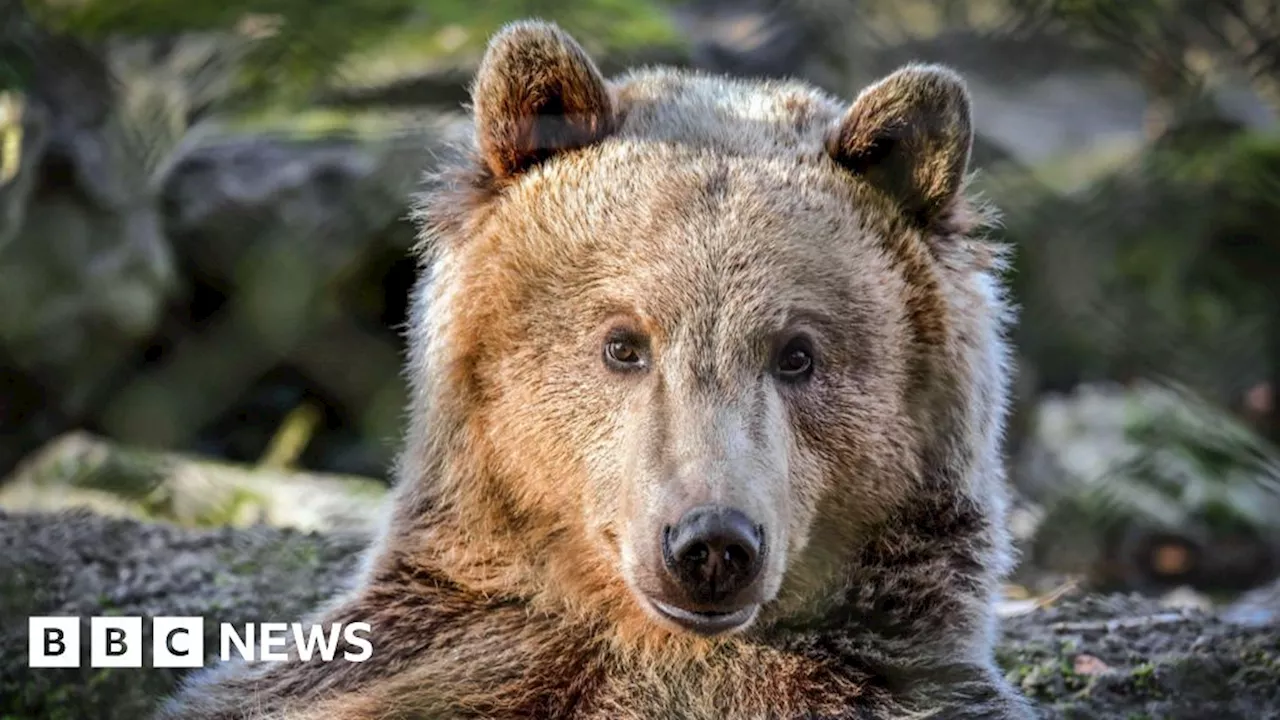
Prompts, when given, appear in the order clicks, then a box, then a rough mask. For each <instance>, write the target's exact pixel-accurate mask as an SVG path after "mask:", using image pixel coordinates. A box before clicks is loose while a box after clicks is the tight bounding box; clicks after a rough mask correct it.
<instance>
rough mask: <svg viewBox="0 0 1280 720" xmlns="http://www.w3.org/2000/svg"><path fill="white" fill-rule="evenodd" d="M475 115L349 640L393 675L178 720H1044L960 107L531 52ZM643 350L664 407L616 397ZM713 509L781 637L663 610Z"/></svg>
mask: <svg viewBox="0 0 1280 720" xmlns="http://www.w3.org/2000/svg"><path fill="white" fill-rule="evenodd" d="M474 101H475V104H474V109H475V115H476V133H475V136H476V137H475V142H474V143H473V144H471V145H470V146H469V147H466V148H461V150H462V152H461V153H460V154H459V158H458V159H457V160H456V161H454V162H452V163H450V164H448V165H446V167H445V168H444V169H443V171H442V172H441V173H440V174H439V175H438V176H436V177H434V178H433V179H432V182H431V184H430V187H429V188H428V190H427V192H426V193H425V194H424V196H423V201H422V205H421V218H422V221H423V245H422V253H423V255H422V257H423V272H422V278H421V281H420V283H419V287H418V291H417V294H416V299H415V307H414V313H413V320H412V324H411V326H410V327H409V331H408V332H409V340H410V347H411V350H410V354H409V358H408V374H409V377H410V380H411V384H412V398H411V403H410V413H409V420H410V427H409V430H408V438H407V443H406V448H405V450H404V452H403V454H402V457H401V462H400V464H399V466H398V468H397V473H398V488H397V492H396V494H395V498H394V504H393V506H392V508H391V510H390V514H389V517H388V519H387V522H386V527H385V532H384V535H383V537H382V538H381V540H380V541H379V543H378V544H377V545H376V547H374V548H373V549H372V551H371V553H370V555H369V557H368V561H367V567H366V570H365V573H364V576H363V577H362V578H360V579H359V582H358V583H357V584H356V587H355V589H353V590H351V591H350V592H348V593H346V594H344V595H342V596H341V597H339V598H337V599H336V600H335V601H334V603H333V605H332V607H331V608H329V609H328V610H326V611H325V612H323V613H321V615H320V620H322V621H323V622H333V621H363V622H368V623H370V624H371V625H372V627H373V633H372V638H371V639H372V642H373V646H374V652H373V656H372V658H371V659H370V660H369V661H367V662H364V663H344V662H334V663H327V664H325V663H314V662H313V663H304V662H289V663H281V664H260V665H232V666H228V667H224V668H220V669H217V670H215V671H213V672H210V673H207V674H205V675H202V676H200V677H198V678H196V679H195V680H194V681H193V682H191V683H189V684H188V686H187V687H186V688H185V690H184V691H183V692H182V693H181V694H180V695H179V696H178V697H177V698H175V699H174V700H173V701H171V702H170V703H169V704H168V705H166V706H165V708H164V709H163V710H162V711H161V713H160V715H159V717H160V718H164V719H169V718H190V719H198V720H213V719H215V718H218V719H228V720H229V719H231V718H290V719H294V718H297V719H302V718H326V719H330V720H355V719H356V718H361V719H364V718H369V719H373V718H385V719H392V718H402V719H404V720H409V719H411V718H455V717H458V718H464V717H485V718H512V719H514V718H529V717H534V718H541V717H545V718H575V719H584V720H585V719H588V718H599V719H604V718H707V719H711V718H732V719H737V718H761V719H763V718H778V719H779V720H782V719H791V718H832V719H835V718H876V719H879V718H908V717H936V718H1027V717H1031V712H1030V710H1029V709H1028V706H1027V705H1026V703H1025V702H1024V701H1023V700H1022V699H1021V698H1019V697H1018V696H1017V695H1016V694H1015V693H1014V692H1013V691H1012V690H1011V689H1010V688H1009V687H1008V686H1007V685H1006V683H1005V681H1004V680H1003V679H1002V677H1001V675H1000V673H999V672H998V670H997V668H996V666H995V664H994V661H993V657H992V654H993V653H992V643H993V633H994V630H995V625H994V623H995V621H994V612H993V601H994V598H995V595H996V593H997V590H998V585H999V581H1000V579H1001V577H1002V576H1003V575H1004V574H1005V573H1006V572H1007V570H1008V568H1009V564H1010V553H1011V550H1010V547H1009V539H1008V537H1007V534H1006V530H1005V526H1004V514H1005V512H1006V499H1005V495H1006V490H1005V487H1004V482H1005V481H1004V477H1003V471H1002V463H1001V460H1000V442H1001V434H1002V432H1003V426H1004V414H1005V403H1006V384H1007V375H1008V368H1007V359H1006V348H1005V344H1004V339H1003V331H1004V325H1005V322H1006V320H1007V317H1006V316H1007V314H1008V311H1007V308H1006V306H1005V304H1004V300H1003V297H1002V295H1001V291H1000V288H999V284H998V282H997V279H996V274H997V271H998V270H999V267H1000V253H999V250H998V248H996V247H994V246H992V245H991V244H989V243H988V242H986V241H984V240H983V239H982V238H981V237H980V234H981V231H982V230H983V228H984V225H985V224H986V223H987V222H988V220H989V216H988V214H987V213H986V212H984V211H983V209H982V208H981V207H979V206H977V205H975V204H974V203H973V202H972V201H971V200H970V199H969V198H967V197H966V196H965V193H964V173H965V172H966V168H967V162H968V154H969V143H970V138H971V129H970V123H969V105H968V96H967V94H966V92H965V90H964V86H963V84H962V83H961V82H960V80H959V79H958V78H957V77H956V76H955V75H954V74H952V73H951V72H949V71H947V70H945V69H942V68H938V67H931V66H913V67H910V68H907V69H904V70H902V71H900V72H899V73H896V74H894V75H893V76H891V77H889V78H888V79H886V80H885V81H883V82H881V83H879V84H877V85H875V86H873V87H871V88H868V89H867V90H866V91H864V92H863V93H862V94H861V95H860V96H859V97H858V98H857V99H856V101H855V102H854V103H853V104H852V105H846V104H842V103H840V102H838V101H836V100H835V99H833V98H829V97H827V96H826V95H824V94H823V93H821V92H819V91H817V90H815V89H813V88H811V87H809V86H807V85H804V84H800V83H788V82H745V81H738V80H732V79H727V78H721V77H714V76H707V75H700V74H693V73H687V72H681V71H675V70H666V69H653V70H644V71H637V72H633V73H632V74H629V75H627V76H625V77H622V78H620V79H617V80H614V81H612V82H606V81H605V80H604V79H602V78H601V77H600V75H599V73H598V71H597V70H596V68H595V67H594V65H592V64H591V61H590V60H589V59H588V58H587V56H586V54H585V53H583V52H582V50H581V48H580V47H579V46H578V45H577V43H575V42H574V41H573V40H572V39H571V38H569V37H568V36H566V35H564V34H563V33H562V32H561V31H560V30H558V29H556V28H555V27H554V26H551V25H547V24H543V23H535V22H529V23H519V24H516V25H513V26H510V27H508V28H507V29H506V30H504V31H503V32H502V33H500V34H499V35H498V36H497V37H496V38H495V39H494V41H493V43H492V44H491V46H490V49H489V52H488V54H487V56H486V58H485V61H484V63H483V65H482V67H481V69H480V71H479V75H478V78H477V81H476V84H475V86H474ZM619 327H621V328H624V329H626V330H627V332H629V333H632V334H633V335H634V336H637V337H643V338H645V343H647V344H646V345H645V349H646V352H648V353H649V359H650V361H651V363H650V365H649V366H648V369H647V371H646V372H644V373H639V374H632V375H625V376H624V375H619V374H618V373H616V372H611V371H610V370H609V369H607V368H606V367H605V366H604V364H603V363H602V362H601V357H602V356H601V350H600V348H601V346H602V343H603V342H605V339H606V338H607V337H608V336H609V335H608V333H609V332H611V331H612V330H614V329H617V328H619ZM797 332H801V333H805V334H806V337H810V338H813V340H814V344H815V346H816V352H815V355H816V369H815V370H814V371H813V375H812V377H811V379H810V380H809V381H808V382H806V383H805V384H802V385H785V384H783V383H781V382H780V380H779V379H778V378H777V377H775V376H774V375H773V374H771V372H770V371H769V367H770V365H769V363H770V359H771V357H773V353H774V351H775V350H776V347H777V343H778V342H779V338H785V337H788V336H790V335H793V334H795V333H797ZM700 502H701V503H705V502H720V503H730V504H733V505H734V506H736V507H741V508H743V509H744V510H745V511H746V512H748V513H749V514H751V515H752V516H753V517H755V518H758V519H759V522H760V523H761V526H762V527H763V528H764V529H765V531H766V532H767V534H768V537H769V538H770V541H771V543H772V544H771V548H770V552H769V554H768V556H767V560H766V563H765V566H764V570H763V571H762V576H761V580H760V581H759V583H757V585H756V586H755V587H754V588H753V590H752V591H751V592H752V593H754V594H752V595H751V597H750V598H749V600H751V601H752V602H756V603H758V605H759V611H758V614H757V615H756V616H755V617H754V621H753V622H751V623H750V624H749V625H748V626H745V627H743V628H741V629H740V630H739V631H738V632H735V633H732V634H729V635H721V636H716V637H711V638H707V637H702V636H698V635H694V634H691V633H689V632H686V631H683V630H681V629H679V628H677V627H675V626H673V625H672V624H671V623H668V622H665V621H664V620H663V619H662V618H660V617H659V616H657V615H655V612H656V611H654V610H653V608H652V607H649V606H647V605H646V603H645V602H644V601H643V598H645V597H650V596H654V597H656V596H660V595H661V596H663V597H666V596H667V595H666V594H669V593H672V592H676V591H675V590H672V588H671V587H669V584H664V583H665V581H664V579H663V577H662V573H661V572H660V568H661V559H660V558H657V557H656V555H655V550H654V548H655V547H656V546H657V543H656V541H655V540H654V538H656V537H657V536H658V529H659V528H661V527H662V526H663V524H664V523H671V522H673V521H674V520H673V518H674V517H676V515H677V514H678V513H679V512H680V511H681V510H682V509H683V508H687V507H689V506H690V505H693V504H697V503H700Z"/></svg>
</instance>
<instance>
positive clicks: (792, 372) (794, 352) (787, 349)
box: [775, 337, 813, 382]
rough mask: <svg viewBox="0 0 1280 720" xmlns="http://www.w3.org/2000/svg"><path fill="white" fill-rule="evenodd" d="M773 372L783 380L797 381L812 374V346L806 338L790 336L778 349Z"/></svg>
mask: <svg viewBox="0 0 1280 720" xmlns="http://www.w3.org/2000/svg"><path fill="white" fill-rule="evenodd" d="M775 372H776V373H777V374H778V377H780V378H782V379H783V380H789V381H792V382H797V381H800V380H805V379H807V378H808V377H809V376H810V375H812V374H813V346H812V345H811V344H810V343H809V340H808V338H805V337H796V338H792V339H791V340H790V341H789V342H788V343H787V344H786V345H783V346H782V349H781V350H780V351H778V358H777V361H776V369H775Z"/></svg>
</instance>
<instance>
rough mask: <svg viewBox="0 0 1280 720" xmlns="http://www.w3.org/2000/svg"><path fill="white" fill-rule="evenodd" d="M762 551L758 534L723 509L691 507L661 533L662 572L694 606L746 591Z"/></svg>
mask: <svg viewBox="0 0 1280 720" xmlns="http://www.w3.org/2000/svg"><path fill="white" fill-rule="evenodd" d="M764 549H765V538H764V529H763V528H762V527H760V526H759V525H757V524H755V523H753V522H752V521H751V518H749V517H747V515H746V514H745V513H743V512H742V511H740V510H736V509H734V508H731V507H726V506H723V505H700V506H698V507H695V508H693V509H691V510H689V511H688V512H686V513H685V514H684V516H683V517H682V518H680V520H679V522H677V523H676V524H675V525H668V526H666V527H664V528H663V530H662V556H663V563H664V565H665V567H666V570H667V572H668V573H669V574H670V575H671V578H672V579H673V580H674V581H675V582H676V583H677V584H678V585H679V586H680V587H681V588H682V589H683V590H684V591H685V592H686V593H687V594H688V596H689V599H690V600H692V601H694V602H695V603H697V604H699V605H719V604H721V603H723V602H725V601H727V600H731V599H732V598H733V597H734V596H735V595H737V594H738V593H740V592H741V591H742V590H743V589H745V588H747V587H749V586H750V585H751V583H752V582H754V581H755V579H756V577H757V576H758V575H759V574H760V567H761V565H762V564H763V563H762V562H761V560H762V559H763V556H764Z"/></svg>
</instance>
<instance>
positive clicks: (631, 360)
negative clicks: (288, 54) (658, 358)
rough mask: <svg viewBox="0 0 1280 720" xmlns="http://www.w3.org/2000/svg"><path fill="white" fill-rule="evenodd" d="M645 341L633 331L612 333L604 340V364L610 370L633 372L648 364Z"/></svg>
mask: <svg viewBox="0 0 1280 720" xmlns="http://www.w3.org/2000/svg"><path fill="white" fill-rule="evenodd" d="M645 354H646V353H645V342H644V340H643V338H639V337H636V336H635V335H633V334H631V333H615V334H611V335H610V336H609V338H608V339H607V340H605V342H604V364H605V365H606V366H608V368H609V369H610V370H615V371H618V372H633V371H636V370H643V369H644V367H645V365H646V360H645Z"/></svg>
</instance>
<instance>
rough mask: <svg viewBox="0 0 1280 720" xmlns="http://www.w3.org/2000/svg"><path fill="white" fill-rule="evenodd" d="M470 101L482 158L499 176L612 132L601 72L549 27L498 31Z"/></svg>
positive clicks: (610, 106) (562, 34)
mask: <svg viewBox="0 0 1280 720" xmlns="http://www.w3.org/2000/svg"><path fill="white" fill-rule="evenodd" d="M471 96H472V102H473V103H474V105H475V116H476V138H477V142H478V145H479V149H480V153H481V156H482V158H483V160H484V162H485V164H486V165H487V166H488V168H489V170H490V171H491V172H492V173H493V174H494V175H495V176H496V177H498V178H508V177H511V176H512V175H516V174H518V173H520V172H522V171H524V170H525V169H527V168H528V167H530V166H531V165H533V164H535V163H538V162H541V161H542V160H545V159H546V158H548V157H550V156H551V155H554V154H555V153H557V152H562V151H564V150H568V149H571V148H576V147H581V146H584V145H588V144H590V143H592V142H595V141H597V140H599V139H601V138H602V137H604V136H605V135H607V134H609V133H610V132H612V130H613V122H614V119H613V103H612V100H611V99H610V97H609V89H608V87H607V86H606V84H605V81H604V78H603V77H602V76H601V75H600V71H599V70H598V69H597V68H596V66H595V63H593V62H592V61H591V58H589V57H588V56H587V53H586V51H584V50H583V49H582V47H581V46H580V45H578V43H577V42H576V41H575V40H574V39H573V38H572V37H570V36H569V35H568V34H567V33H565V32H564V31H563V30H561V29H560V28H558V27H556V26H555V25H552V24H550V23H545V22H536V21H526V22H520V23H514V24H512V25H508V26H507V27H506V28H504V29H503V30H501V31H499V32H498V33H497V34H496V35H495V36H494V38H493V40H491V41H490V43H489V48H488V50H487V51H486V53H485V57H484V60H483V61H482V62H481V63H480V70H479V72H478V73H477V75H476V81H475V84H474V86H473V87H472V91H471Z"/></svg>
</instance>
